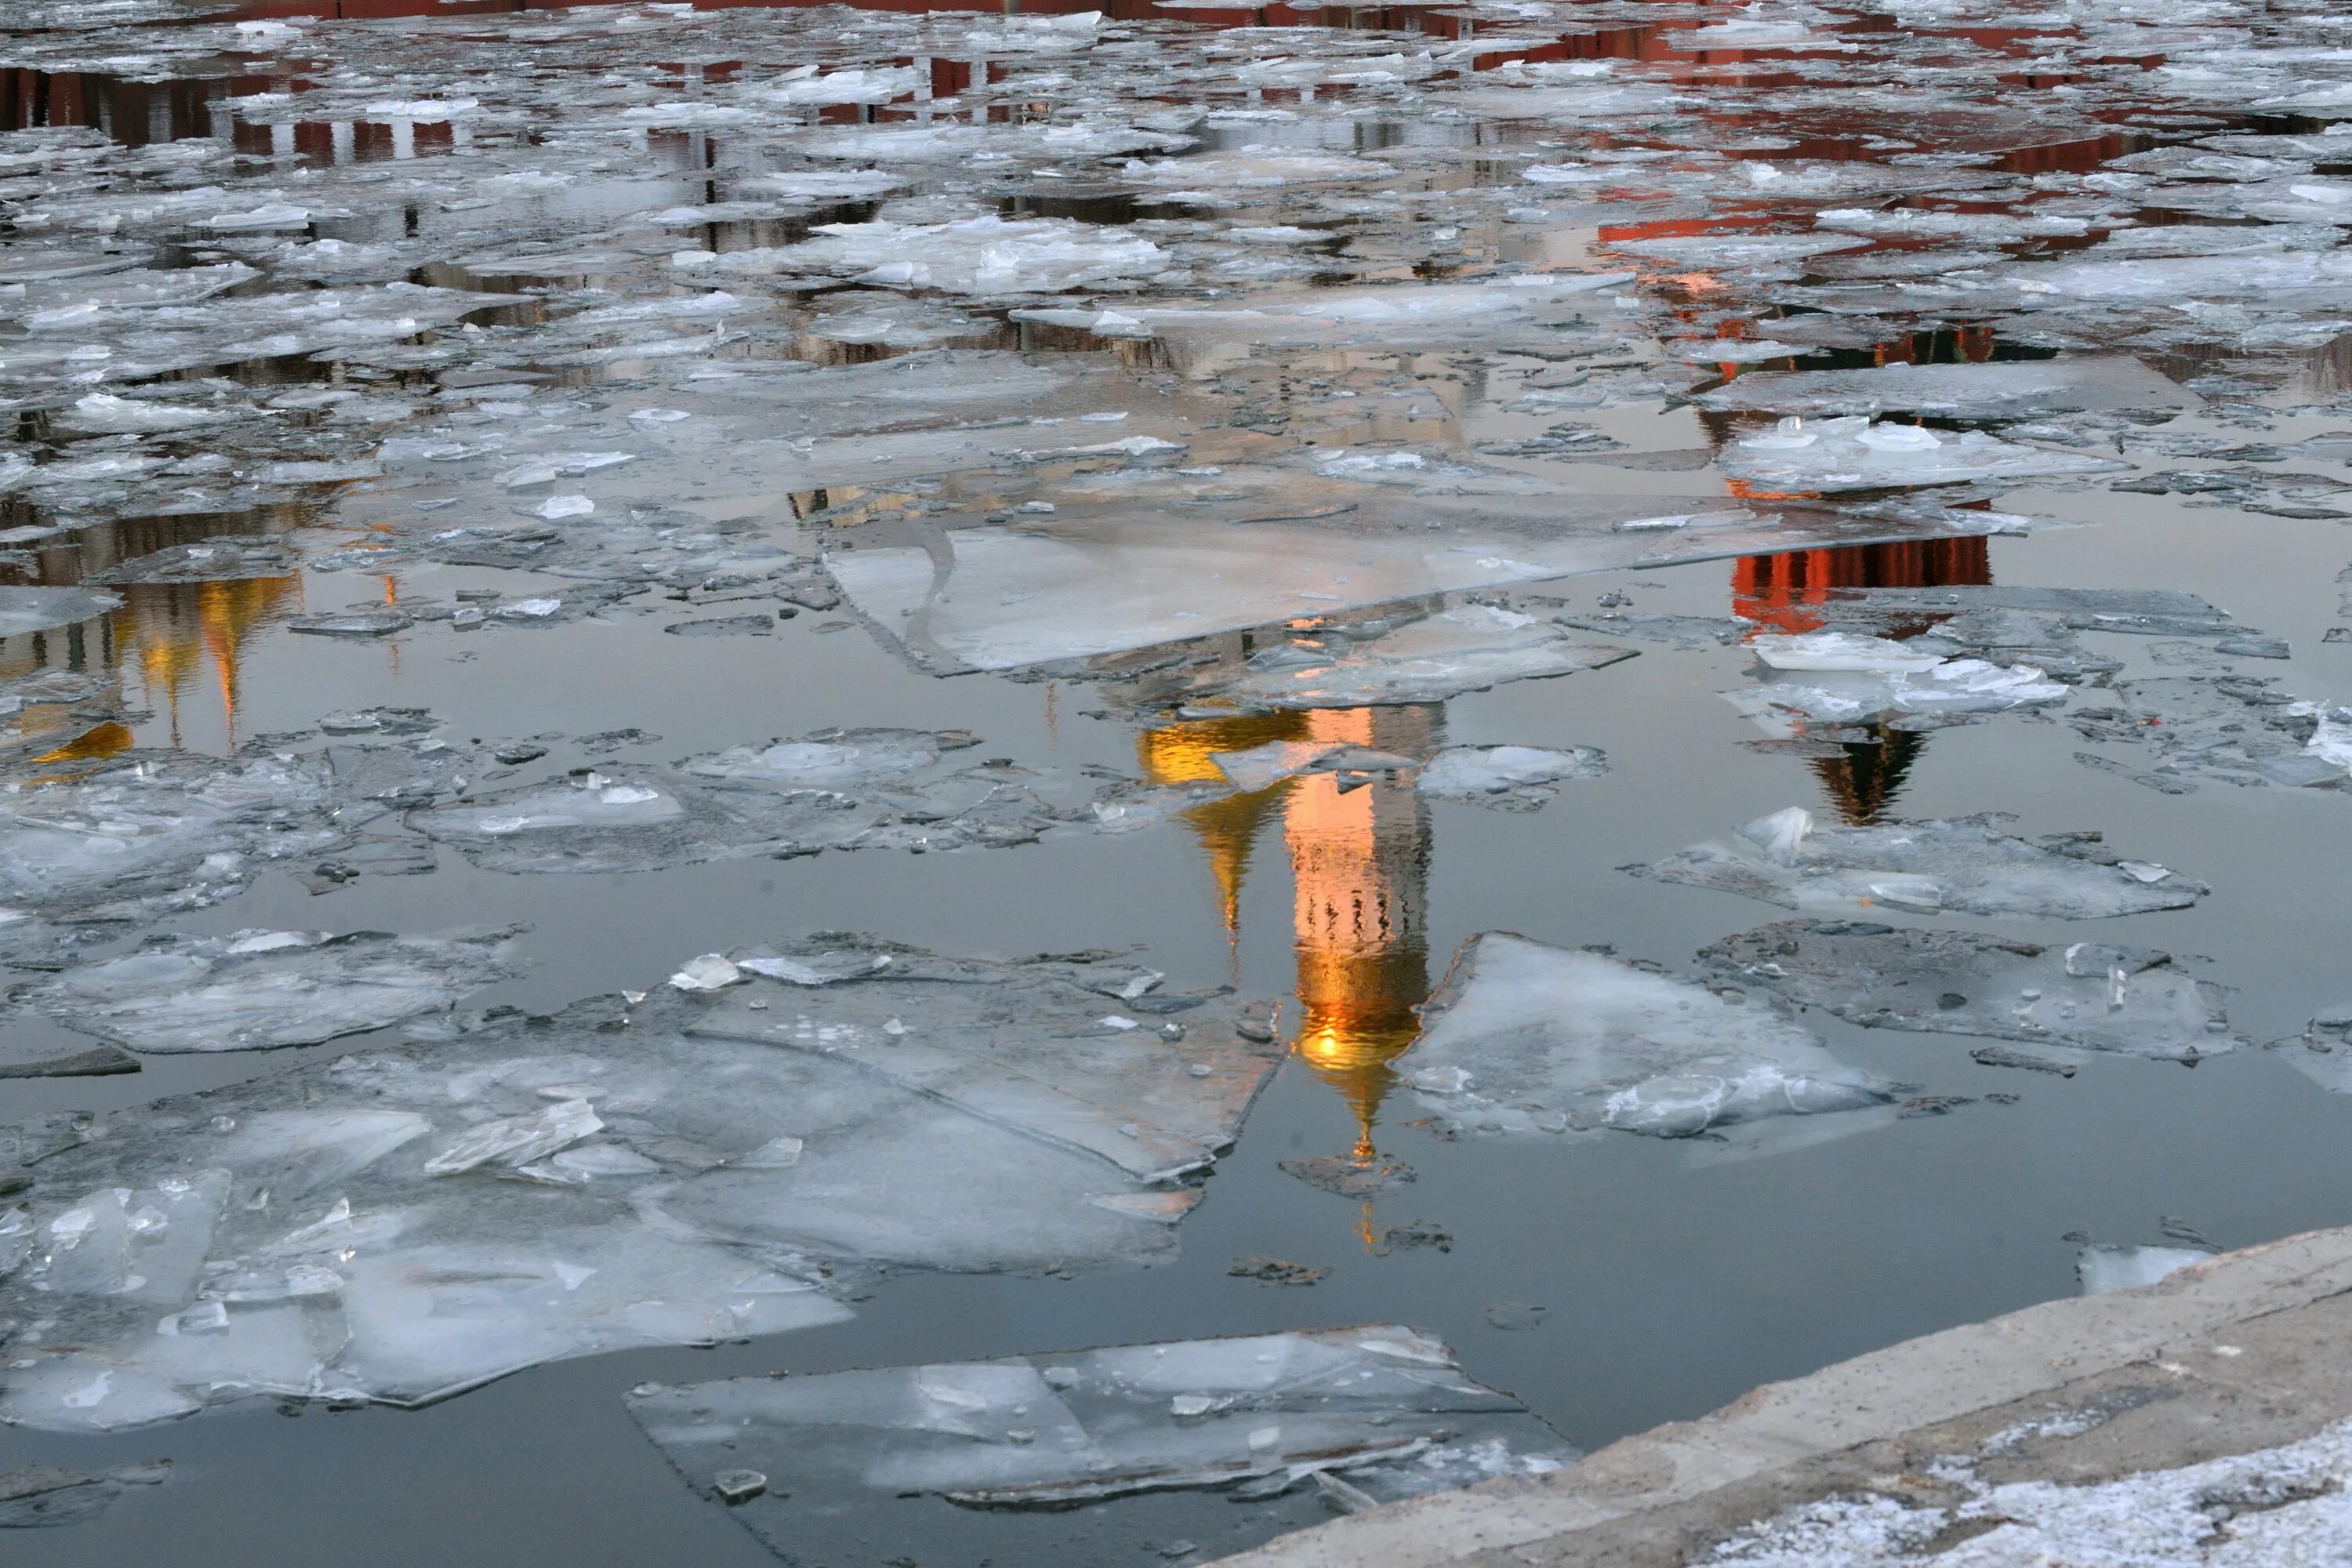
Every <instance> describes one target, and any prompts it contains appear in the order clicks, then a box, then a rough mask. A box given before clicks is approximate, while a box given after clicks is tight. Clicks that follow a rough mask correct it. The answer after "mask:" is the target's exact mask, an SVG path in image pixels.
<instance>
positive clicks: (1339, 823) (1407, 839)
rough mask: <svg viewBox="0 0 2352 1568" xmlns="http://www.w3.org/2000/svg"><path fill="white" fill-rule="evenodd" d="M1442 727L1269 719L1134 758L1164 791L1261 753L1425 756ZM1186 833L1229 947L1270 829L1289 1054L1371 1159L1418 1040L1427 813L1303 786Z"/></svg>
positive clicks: (1382, 777)
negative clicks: (1277, 850) (1342, 1108)
mask: <svg viewBox="0 0 2352 1568" xmlns="http://www.w3.org/2000/svg"><path fill="white" fill-rule="evenodd" d="M1444 722H1445V721H1444V708H1443V707H1442V706H1440V705H1435V704H1431V705H1423V706H1416V707H1398V708H1350V709H1334V710H1315V711H1311V712H1303V713H1274V714H1267V715H1263V716H1259V717H1252V718H1240V719H1217V720H1206V721H1188V722H1181V723H1176V724H1171V725H1168V726H1165V727H1163V728H1160V729H1157V730H1149V731H1144V732H1143V734H1142V735H1140V736H1139V738H1138V740H1137V750H1138V752H1139V756H1140V758H1141V760H1142V763H1143V768H1144V771H1145V773H1146V775H1147V776H1148V777H1150V779H1151V780H1152V781H1153V782H1155V783H1160V784H1176V783H1181V782H1186V781H1192V780H1201V779H1214V778H1217V777H1219V776H1221V775H1219V773H1218V772H1217V768H1216V764H1215V763H1214V762H1213V761H1212V760H1211V758H1212V755H1213V753H1214V752H1227V751H1239V750H1243V749H1245V748H1247V747H1251V746H1257V745H1263V744H1265V742H1269V741H1306V742H1318V741H1319V742H1334V743H1344V744H1349V745H1357V746H1365V747H1369V748H1371V749H1373V750H1376V751H1382V752H1400V753H1402V754H1405V755H1409V756H1426V755H1428V754H1429V753H1430V752H1433V751H1435V750H1436V749H1437V748H1438V747H1439V746H1440V745H1442V744H1443V743H1444ZM1185 821H1186V823H1187V825H1188V826H1190V827H1191V828H1192V831H1193V833H1194V835H1195V836H1196V837H1198V838H1199V839H1200V841H1201V845H1202V849H1203V851H1204V852H1205V854H1206V857H1207V859H1208V862H1209V869H1210V875H1211V877H1212V879H1213V881H1214V883H1215V885H1216V889H1217V896H1218V900H1219V907H1220V909H1221V910H1222V911H1223V919H1224V921H1225V926H1226V931H1227V936H1228V940H1229V941H1235V942H1237V941H1238V938H1239V932H1240V921H1241V893H1242V884H1243V881H1244V879H1245V878H1246V876H1247V875H1248V872H1249V869H1250V866H1251V861H1252V858H1253V857H1254V855H1255V851H1256V848H1257V845H1258V839H1259V837H1260V836H1261V835H1262V833H1263V832H1264V831H1265V828H1266V826H1268V825H1269V824H1270V823H1273V822H1276V821H1279V822H1280V823H1281V826H1282V838H1283V847H1284V848H1285V850H1286V853H1287V856H1288V858H1289V862H1290V876H1291V933H1292V942H1293V951H1294V952H1295V954H1296V958H1297V995H1298V1001H1299V1005H1300V1008H1301V1010H1302V1013H1303V1017H1302V1019H1301V1021H1300V1025H1299V1027H1298V1031H1297V1046H1296V1049H1297V1053H1298V1056H1299V1058H1301V1059H1302V1060H1303V1061H1305V1062H1306V1063H1307V1066H1308V1067H1309V1068H1312V1069H1313V1070H1314V1072H1315V1074H1316V1076H1318V1078H1320V1079H1323V1081H1324V1082H1326V1083H1328V1084H1329V1085H1330V1086H1331V1088H1332V1089H1334V1090H1335V1091H1336V1092H1337V1093H1338V1094H1339V1096H1340V1098H1341V1099H1343V1100H1346V1101H1347V1102H1348V1104H1349V1108H1350V1109H1351V1110H1353V1111H1354V1112H1355V1116H1356V1121H1357V1127H1358V1138H1357V1144H1356V1151H1355V1152H1356V1154H1357V1157H1358V1158H1360V1159H1367V1160H1368V1159H1370V1158H1371V1157H1372V1155H1373V1154H1374V1152H1375V1150H1374V1147H1373V1142H1372V1130H1373V1128H1374V1127H1375V1126H1376V1125H1377V1123H1378V1121H1379V1120H1380V1110H1381V1101H1382V1100H1383V1099H1384V1098H1385V1097H1386V1096H1387V1094H1388V1092H1389V1090H1390V1089H1391V1087H1392V1086H1393V1085H1394V1083H1395V1074H1394V1072H1393V1070H1392V1069H1391V1067H1390V1065H1389V1064H1390V1063H1391V1062H1393V1061H1394V1060H1395V1059H1396V1058H1397V1057H1398V1056H1400V1055H1402V1053H1403V1051H1404V1049H1405V1047H1408V1046H1410V1045H1412V1042H1413V1040H1414V1038H1415V1037H1417V1036H1418V1035H1419V1034H1420V1032H1421V1023H1420V1019H1419V1017H1418V1016H1416V1015H1415V1014H1414V1012H1413V1008H1414V1007H1415V1006H1416V1005H1419V1004H1420V1003H1421V1002H1422V1000H1423V998H1425V997H1426V996H1427V995H1428V994H1429V986H1430V976H1429V945H1428V939H1427V935H1426V931H1425V919H1424V917H1425V908H1426V903H1427V893H1428V881H1429V859H1430V830H1429V812H1428V808H1427V806H1426V805H1423V801H1422V798H1421V796H1420V795H1418V794H1416V793H1415V792H1414V791H1413V789H1412V786H1411V785H1410V784H1404V783H1401V782H1399V781H1398V780H1397V779H1396V777H1395V776H1393V775H1391V774H1374V775H1371V776H1370V779H1369V781H1364V782H1360V781H1359V779H1357V778H1353V777H1349V776H1348V775H1343V774H1338V773H1309V774H1306V775H1304V776H1301V777H1297V778H1291V779H1286V780H1283V781H1282V782H1281V783H1279V784H1274V785H1272V786H1271V787H1269V788H1266V789H1263V790H1259V791H1257V792H1255V794H1246V795H1229V796H1226V797H1224V798H1223V799H1220V800H1215V801H1211V802H1209V803H1208V804H1206V805H1200V806H1195V807H1194V808H1192V810H1191V811H1189V812H1187V813H1186V814H1185Z"/></svg>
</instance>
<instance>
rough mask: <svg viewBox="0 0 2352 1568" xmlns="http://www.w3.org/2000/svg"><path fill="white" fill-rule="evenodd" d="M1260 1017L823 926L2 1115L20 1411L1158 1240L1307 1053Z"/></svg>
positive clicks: (522, 1355)
mask: <svg viewBox="0 0 2352 1568" xmlns="http://www.w3.org/2000/svg"><path fill="white" fill-rule="evenodd" d="M1267 1019H1268V1009H1267V1007H1266V1005H1265V1004H1262V1003H1261V1004H1257V1005H1245V1004H1244V1003H1242V1002H1241V1001H1239V1000H1238V999H1236V998H1234V997H1232V996H1230V995H1228V994H1224V993H1223V992H1213V993H1196V994H1167V993H1164V992H1162V991H1161V989H1160V975H1158V974H1157V973H1154V972H1152V971H1150V970H1148V969H1144V968H1142V967H1140V966H1139V965H1138V964H1136V963H1132V962H1129V961H1128V960H1126V959H1123V958H1118V957H1104V956H1092V955H1086V954H1079V955H1065V956H1062V957H1057V958H1051V959H1036V960H1030V961H1025V962H1022V963H994V962H986V961H965V960H955V959H945V958H939V957H935V956H934V955H932V954H929V953H927V952H921V951H920V950H918V949H914V948H908V947H902V946H898V945H895V944H892V943H888V942H879V941H877V940H875V939H872V938H862V937H845V936H830V937H821V938H815V939H811V940H809V941H806V942H786V943H779V944H776V945H773V946H767V947H759V948H747V949H742V950H739V951H738V952H734V953H732V954H706V955H704V956H703V957H701V958H698V959H696V960H694V961H692V962H691V963H687V964H684V965H682V966H680V967H679V969H678V970H677V974H676V977H675V978H674V979H673V980H671V981H670V982H668V983H666V984H656V985H655V986H654V987H652V988H651V991H650V994H645V993H625V994H622V995H619V996H600V997H594V998H590V999H588V1000H585V1001H582V1002H579V1003H576V1004H574V1005H572V1006H570V1007H567V1008H564V1009H562V1010H561V1011H559V1012H557V1013H555V1014H553V1015H551V1016H536V1017H527V1016H520V1015H517V1014H513V1013H506V1012H502V1013H501V1014H500V1015H499V1016H484V1017H481V1018H466V1017H460V1018H457V1019H454V1020H450V1021H448V1022H446V1023H443V1024H439V1025H436V1026H434V1027H433V1029H432V1031H431V1034H430V1035H429V1037H425V1038H424V1039H421V1040H419V1041H417V1042H416V1043H413V1044H408V1045H403V1046H399V1047H391V1048H386V1049H371V1050H367V1051H363V1052H360V1053H355V1054H352V1055H350V1056H346V1057H343V1058H339V1059H336V1060H333V1061H321V1062H315V1063H310V1064H307V1065H305V1066H302V1067H300V1068H295V1069H294V1070H292V1071H290V1072H287V1073H284V1074H281V1075H278V1076H276V1077H271V1078H264V1079H254V1080H252V1081H249V1082H245V1083H240V1084H236V1085H233V1086H231V1087H228V1088H226V1089H215V1090H212V1091H209V1092H207V1093H203V1094H196V1095H186V1096H180V1097H177V1098H173V1099H168V1100H160V1101H157V1102H154V1103H152V1104H150V1105H145V1106H141V1107H137V1108H134V1109H131V1110H122V1111H119V1112H116V1113H114V1114H112V1115H110V1116H109V1117H107V1118H104V1119H102V1120H95V1121H94V1120H92V1119H89V1118H86V1117H85V1118H78V1119H68V1120H67V1121H61V1122H57V1123H56V1124H51V1123H46V1122H45V1123H40V1124H27V1125H26V1126H23V1127H19V1128H14V1129H0V1152H13V1153H14V1155H15V1156H16V1160H17V1161H18V1162H19V1163H21V1164H22V1167H23V1171H24V1174H25V1175H26V1176H27V1177H28V1178H29V1179H30V1181H31V1184H32V1185H31V1190H30V1192H29V1194H26V1195H25V1196H24V1197H23V1198H21V1199H18V1200H14V1201H16V1203H17V1204H18V1205H20V1206H17V1207H14V1208H10V1209H6V1210H0V1321H5V1322H6V1323H8V1324H10V1325H11V1326H12V1327H11V1330H10V1334H11V1337H10V1340H9V1342H8V1346H7V1352H8V1358H9V1360H10V1361H11V1362H12V1363H14V1364H12V1365H11V1366H10V1368H9V1369H8V1371H7V1373H6V1374H5V1387H0V1420H5V1421H9V1422H13V1423H17V1424H21V1425H26V1426H41V1427H52V1428H68V1429H108V1428H113V1427H121V1426H140V1425H143V1424H146V1423H149V1422H153V1421H160V1420H165V1419H169V1418H172V1417H174V1416H179V1415H187V1414H190V1413H192V1412H194V1411H195V1410H198V1409H201V1408H203V1407H205V1406H206V1405H215V1404H221V1403H226V1402H228V1401H232V1400H236V1399H239V1398H243V1397H246V1396H248V1395H252V1394H281V1395H288V1396H292V1397H324V1398H335V1399H352V1400H379V1401H383V1402H386V1403H391V1404H402V1405H415V1404H422V1403H425V1402H428V1401H431V1400H434V1399H438V1398H441V1397H444V1396H446V1395H448V1394H455V1393H458V1392H461V1391H462V1390H464V1389H467V1388H469V1387H472V1386H474V1385H475V1384H480V1383H482V1382H485V1381H487V1380H488V1379H490V1378H495V1377H499V1376H501V1375H503V1374H505V1373H509V1372H513V1371H516V1370H518V1369H520V1368H522V1367H525V1366H530V1365H533V1364H536V1363H541V1362H546V1361H551V1360H556V1359H559V1358H562V1357H566V1356H574V1355H585V1354H592V1353H595V1352H603V1351H610V1350H619V1349H625V1348H630V1347H636V1346H646V1345H673V1344H700V1343H708V1342H712V1341H716V1340H722V1339H733V1338H740V1337H744V1336H749V1335H756V1334H765V1333H777V1332H782V1331H786V1330H790V1329H796V1328H803V1327H808V1326H812V1325H814V1324H819V1323H826V1322H833V1321H839V1320H840V1319H842V1318H844V1317H845V1316H846V1315H847V1310H846V1309H845V1308H844V1307H843V1306H842V1305H841V1304H840V1302H839V1300H836V1299H835V1296H836V1294H837V1293H839V1292H841V1291H843V1290H845V1289H855V1288H856V1282H857V1281H860V1280H865V1279H871V1278H872V1277H873V1276H874V1275H876V1274H877V1273H879V1272H882V1271H886V1270H888V1269H893V1268H939V1269H955V1270H966V1271H994V1270H1013V1269H1022V1270H1045V1269H1072V1268H1101V1267H1109V1266H1115V1265H1143V1264H1149V1263H1152V1262H1155V1261H1159V1260H1161V1259H1164V1258H1169V1257H1170V1256H1171V1255H1172V1254H1173V1252H1174V1250H1175V1247H1176V1240H1175V1228H1174V1227H1175V1225H1176V1222H1177V1221H1179V1220H1181V1218H1182V1217H1183V1216H1184V1215H1185V1214H1186V1213H1187V1212H1188V1211H1189V1210H1190V1208H1191V1207H1192V1205H1193V1203H1194V1202H1196V1201H1197V1199H1198V1198H1199V1196H1200V1193H1201V1188H1200V1187H1199V1186H1198V1184H1197V1180H1198V1178H1199V1176H1200V1175H1201V1173H1203V1172H1205V1171H1206V1170H1207V1168H1208V1167H1209V1165H1210V1164H1211V1163H1212V1162H1213V1160H1214V1159H1215V1158H1216V1156H1217V1154H1218V1153H1219V1152H1221V1151H1222V1150H1223V1149H1224V1148H1225V1147H1227V1146H1228V1145H1230V1144H1231V1143H1232V1142H1233V1141H1234V1138H1235V1137H1236V1136H1237V1135H1238V1132H1239V1129H1240V1124H1241V1120H1242V1117H1243V1115H1244V1112H1245V1111H1246V1110H1247V1109H1248V1106H1249V1104H1250V1102H1251V1100H1252V1099H1253V1098H1254V1097H1255V1094H1256V1093H1257V1091H1258V1089H1260V1087H1261V1086H1263V1084H1264V1083H1265V1080H1266V1079H1267V1077H1268V1076H1269V1075H1270V1074H1271V1072H1272V1071H1273V1068H1274V1066H1275V1064H1276V1061H1278V1060H1279V1058H1280V1057H1281V1056H1282V1054H1283V1047H1281V1046H1280V1045H1277V1044H1276V1043H1273V1041H1272V1038H1271V1036H1272V1031H1271V1029H1270V1028H1269V1027H1268V1026H1267ZM1244 1029H1246V1031H1247V1032H1246V1033H1244Z"/></svg>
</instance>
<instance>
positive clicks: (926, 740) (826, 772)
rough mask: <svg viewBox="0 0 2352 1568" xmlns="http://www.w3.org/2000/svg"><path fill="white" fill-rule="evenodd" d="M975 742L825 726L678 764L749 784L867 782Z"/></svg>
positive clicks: (939, 734) (958, 736) (959, 735)
mask: <svg viewBox="0 0 2352 1568" xmlns="http://www.w3.org/2000/svg"><path fill="white" fill-rule="evenodd" d="M978 743H979V737H977V736H975V735H973V734H971V733H970V732H969V731H961V730H948V731H929V730H881V729H861V730H828V731H818V732H817V733H815V734H813V735H808V736H804V737H802V738H800V739H798V740H791V741H772V742H769V743H768V744H767V745H765V746H735V747H730V749H728V750H727V751H724V752H718V753H716V754H715V755H712V756H708V757H700V758H689V759H688V761H687V762H685V763H681V764H680V765H681V766H682V767H684V769H685V770H686V771H687V772H688V773H694V774H698V775H699V776H701V777H704V778H714V779H730V780H735V781H739V782H743V783H751V784H786V785H801V786H811V787H814V786H830V785H840V784H872V783H874V782H876V781H877V780H881V779H887V778H893V777H897V776H898V775H901V774H906V773H919V772H921V771H922V770H923V769H925V768H928V767H929V766H930V765H931V764H932V763H936V762H938V761H939V760H940V755H941V753H942V752H949V751H961V750H964V749H966V748H968V747H971V746H973V745H976V744H978Z"/></svg>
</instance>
